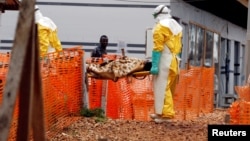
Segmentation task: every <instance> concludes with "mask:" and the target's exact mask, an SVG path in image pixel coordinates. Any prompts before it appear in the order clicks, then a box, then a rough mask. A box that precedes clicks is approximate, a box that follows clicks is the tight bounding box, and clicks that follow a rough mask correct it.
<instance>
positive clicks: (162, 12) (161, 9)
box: [153, 5, 172, 22]
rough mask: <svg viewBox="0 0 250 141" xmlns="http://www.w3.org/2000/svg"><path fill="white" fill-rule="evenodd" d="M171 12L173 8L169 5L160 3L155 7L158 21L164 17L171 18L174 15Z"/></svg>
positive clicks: (155, 15)
mask: <svg viewBox="0 0 250 141" xmlns="http://www.w3.org/2000/svg"><path fill="white" fill-rule="evenodd" d="M170 12H171V10H170V9H169V8H168V7H167V6H165V5H159V6H157V7H156V8H155V9H154V11H153V16H154V18H155V19H156V22H159V21H161V20H163V19H166V18H171V17H172V16H171V14H170Z"/></svg>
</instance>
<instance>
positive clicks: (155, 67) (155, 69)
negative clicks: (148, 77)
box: [150, 51, 161, 75]
mask: <svg viewBox="0 0 250 141" xmlns="http://www.w3.org/2000/svg"><path fill="white" fill-rule="evenodd" d="M160 58H161V52H158V51H152V67H151V69H150V73H151V74H153V75H157V74H158V73H159V62H160Z"/></svg>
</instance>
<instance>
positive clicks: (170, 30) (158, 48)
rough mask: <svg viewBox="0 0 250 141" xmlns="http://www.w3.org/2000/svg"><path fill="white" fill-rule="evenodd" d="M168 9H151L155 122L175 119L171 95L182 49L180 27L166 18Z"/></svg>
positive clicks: (168, 13) (176, 77)
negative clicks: (152, 20) (152, 18)
mask: <svg viewBox="0 0 250 141" xmlns="http://www.w3.org/2000/svg"><path fill="white" fill-rule="evenodd" d="M170 12H171V11H170V9H169V8H168V7H167V6H165V5H159V6H157V7H156V8H155V9H154V13H153V16H154V18H155V19H156V24H155V26H154V29H153V45H154V46H153V51H152V67H151V69H150V73H151V74H152V75H153V85H154V86H153V87H154V88H153V91H154V106H155V114H151V115H150V117H151V118H152V119H153V120H154V121H155V122H156V123H160V122H163V121H166V120H167V121H171V119H173V118H174V116H175V111H174V103H173V94H174V89H175V86H176V82H177V79H178V74H179V60H180V59H179V58H178V56H177V54H178V53H180V52H181V48H182V41H181V38H182V27H181V26H180V24H179V23H177V22H176V21H175V20H174V19H173V18H172V16H171V15H170Z"/></svg>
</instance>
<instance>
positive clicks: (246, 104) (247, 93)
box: [228, 85, 250, 124]
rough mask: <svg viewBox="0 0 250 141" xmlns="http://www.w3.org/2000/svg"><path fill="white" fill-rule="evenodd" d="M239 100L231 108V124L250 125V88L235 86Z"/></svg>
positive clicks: (247, 86)
mask: <svg viewBox="0 0 250 141" xmlns="http://www.w3.org/2000/svg"><path fill="white" fill-rule="evenodd" d="M235 91H236V93H237V94H238V96H239V99H238V100H237V101H235V102H233V103H232V104H231V105H230V108H229V110H228V111H229V114H230V123H231V124H250V86H249V85H244V86H235Z"/></svg>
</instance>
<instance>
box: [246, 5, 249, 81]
mask: <svg viewBox="0 0 250 141" xmlns="http://www.w3.org/2000/svg"><path fill="white" fill-rule="evenodd" d="M248 7H250V2H248ZM247 14H248V16H247V47H246V54H245V56H246V60H245V63H246V65H245V66H246V77H245V78H246V79H245V82H247V78H248V75H249V74H250V63H249V61H248V60H250V9H249V8H248V13H247Z"/></svg>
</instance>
